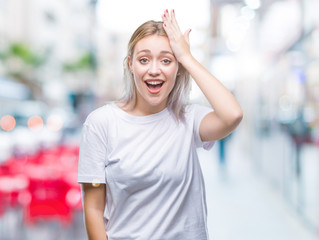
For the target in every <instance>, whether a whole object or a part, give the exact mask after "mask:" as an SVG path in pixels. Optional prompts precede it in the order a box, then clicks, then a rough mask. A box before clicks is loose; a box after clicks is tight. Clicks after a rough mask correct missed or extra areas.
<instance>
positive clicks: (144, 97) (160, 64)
mask: <svg viewBox="0 0 319 240" xmlns="http://www.w3.org/2000/svg"><path fill="white" fill-rule="evenodd" d="M128 62H129V67H130V70H131V71H132V73H133V76H134V81H135V87H136V90H137V91H136V92H137V98H136V104H135V106H134V108H133V109H132V110H131V111H130V113H131V114H133V115H149V114H153V113H157V112H160V111H162V110H163V109H164V108H166V105H167V99H168V95H169V93H170V92H171V91H172V89H173V87H174V85H175V81H176V75H177V71H178V62H177V59H176V58H175V56H174V54H173V51H172V49H171V47H170V43H169V40H168V38H166V37H163V36H158V35H152V36H148V37H145V38H143V39H141V40H140V41H139V42H138V43H137V44H136V45H135V48H134V52H133V55H132V56H129V57H128ZM146 81H162V82H163V86H162V88H161V90H160V92H159V93H151V92H150V91H149V90H148V88H147V85H146V84H145V82H146Z"/></svg>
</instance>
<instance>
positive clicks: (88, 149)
mask: <svg viewBox="0 0 319 240" xmlns="http://www.w3.org/2000/svg"><path fill="white" fill-rule="evenodd" d="M106 151H107V144H106V140H105V139H103V137H102V136H101V135H99V133H98V132H97V131H96V130H95V129H94V128H93V127H92V126H90V125H89V124H87V123H84V125H83V128H82V135H81V143H80V154H79V164H78V182H79V183H85V182H86V183H106V180H105V179H106V178H105V167H106V156H107V155H106Z"/></svg>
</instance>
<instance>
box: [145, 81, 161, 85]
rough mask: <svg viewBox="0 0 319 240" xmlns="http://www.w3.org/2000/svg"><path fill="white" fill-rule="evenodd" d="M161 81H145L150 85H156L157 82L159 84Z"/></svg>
mask: <svg viewBox="0 0 319 240" xmlns="http://www.w3.org/2000/svg"><path fill="white" fill-rule="evenodd" d="M161 83H162V82H157V81H150V82H147V84H150V85H158V84H161Z"/></svg>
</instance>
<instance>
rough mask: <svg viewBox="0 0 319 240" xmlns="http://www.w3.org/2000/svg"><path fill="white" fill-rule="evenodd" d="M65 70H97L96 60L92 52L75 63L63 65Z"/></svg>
mask: <svg viewBox="0 0 319 240" xmlns="http://www.w3.org/2000/svg"><path fill="white" fill-rule="evenodd" d="M63 69H64V70H65V71H68V72H75V71H81V70H95V69H96V59H95V56H94V55H93V53H92V52H88V53H85V54H83V55H82V56H81V57H80V58H79V59H77V60H75V61H74V62H69V63H65V64H63Z"/></svg>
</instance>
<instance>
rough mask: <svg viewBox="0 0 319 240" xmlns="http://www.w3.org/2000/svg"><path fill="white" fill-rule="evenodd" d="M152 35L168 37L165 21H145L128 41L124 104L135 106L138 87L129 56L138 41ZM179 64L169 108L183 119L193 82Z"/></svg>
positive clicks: (124, 63)
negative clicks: (164, 25)
mask: <svg viewBox="0 0 319 240" xmlns="http://www.w3.org/2000/svg"><path fill="white" fill-rule="evenodd" d="M151 35H158V36H164V37H168V36H167V34H166V32H165V30H164V28H163V22H159V21H153V20H151V21H147V22H145V23H143V24H142V25H141V26H139V27H138V28H137V29H136V30H135V32H134V33H133V35H132V36H131V39H130V41H129V43H128V49H127V56H126V57H125V59H124V62H123V67H124V81H125V93H124V97H123V99H122V102H123V103H124V105H130V106H131V108H133V107H134V105H135V103H136V88H135V85H134V79H133V74H132V72H131V71H130V67H129V62H128V56H133V53H134V49H135V46H136V44H137V42H138V41H140V40H141V39H143V38H145V37H147V36H151ZM178 65H179V67H178V69H179V70H178V74H177V77H176V82H175V85H174V87H173V89H172V91H171V92H170V94H169V96H168V101H167V108H168V109H169V110H170V111H171V112H172V113H173V114H174V115H175V117H176V119H177V120H182V119H183V116H184V112H185V106H186V103H187V101H188V97H189V92H190V87H191V82H190V75H189V73H188V72H187V71H186V69H185V68H184V67H183V66H182V65H181V64H180V63H179V64H178Z"/></svg>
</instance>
